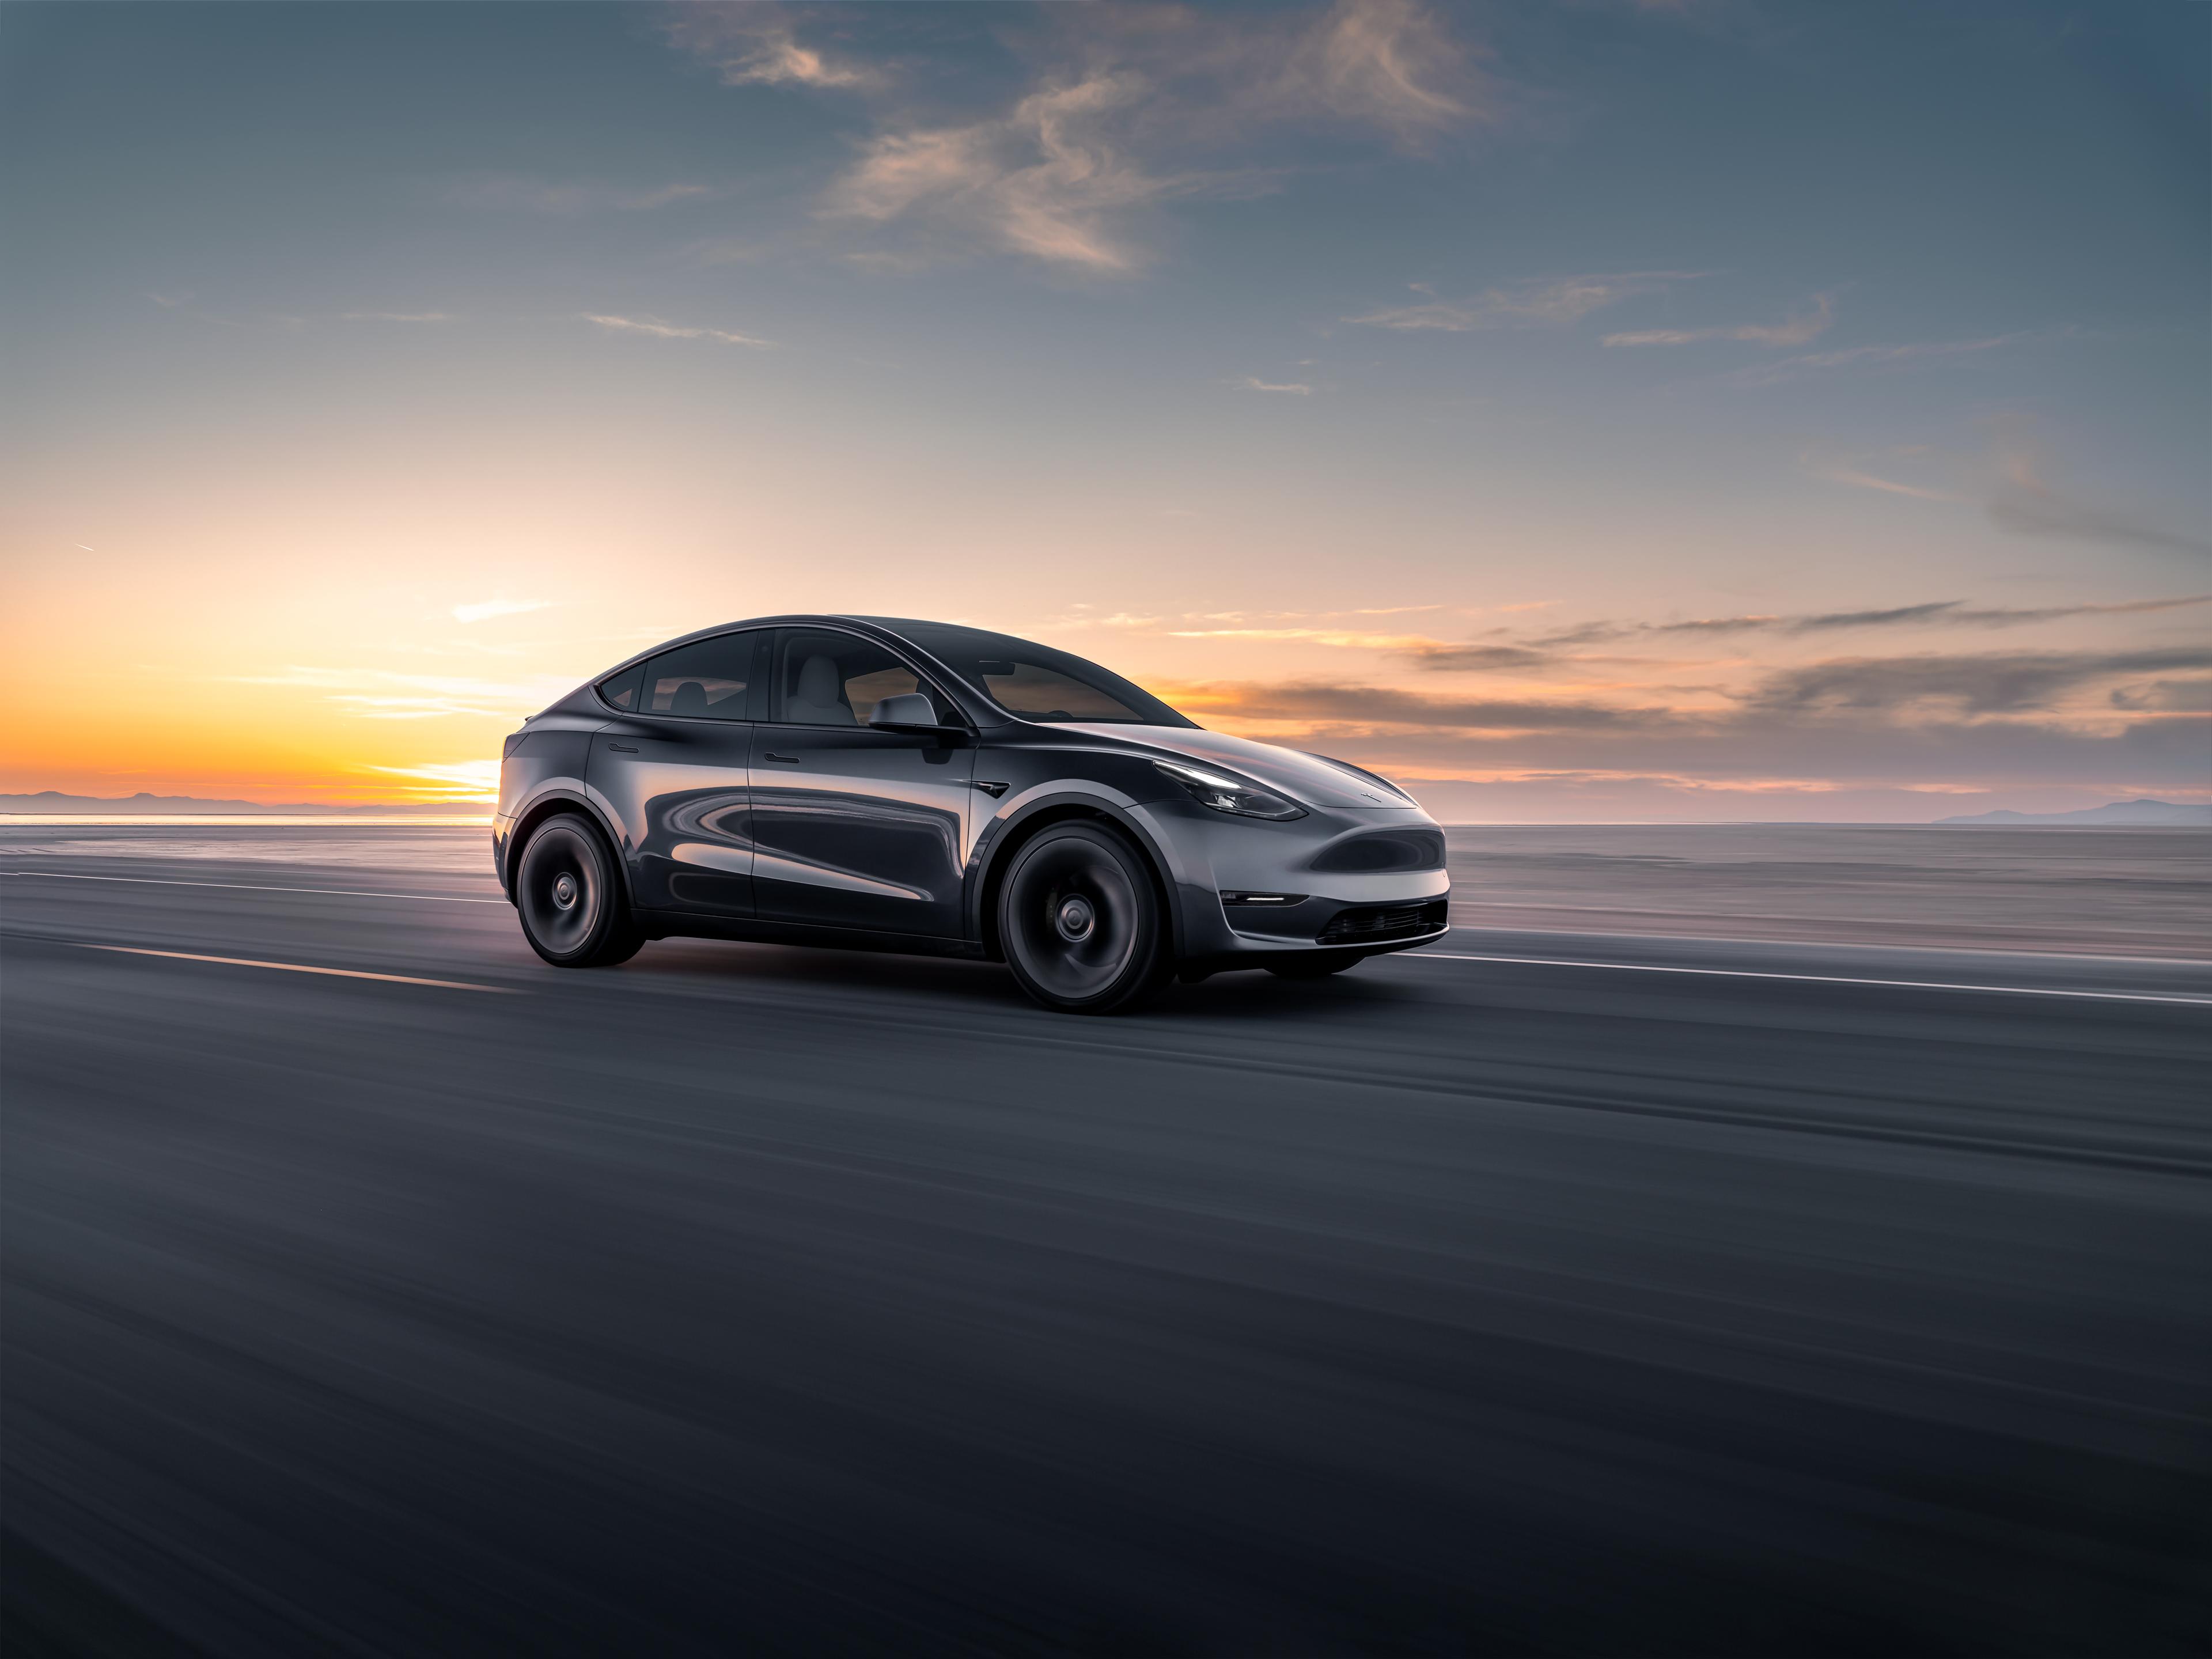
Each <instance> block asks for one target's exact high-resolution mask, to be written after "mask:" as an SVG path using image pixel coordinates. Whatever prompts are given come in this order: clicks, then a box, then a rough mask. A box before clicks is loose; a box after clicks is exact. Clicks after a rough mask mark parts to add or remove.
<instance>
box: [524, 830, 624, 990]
mask: <svg viewBox="0 0 2212 1659" xmlns="http://www.w3.org/2000/svg"><path fill="white" fill-rule="evenodd" d="M514 908H515V910H516V912H517V914H519V915H520V916H521V918H522V936H523V937H524V938H525V939H528V940H529V941H530V948H531V949H532V950H533V951H537V952H538V955H539V956H541V957H544V958H545V960H546V961H548V962H550V963H552V964H553V965H554V966H555V967H556V968H611V967H613V966H614V965H615V963H618V962H628V961H629V959H630V958H631V957H634V956H635V955H636V954H637V952H638V947H639V946H640V945H643V944H644V943H645V936H644V935H643V934H642V933H639V932H638V931H637V927H636V924H635V922H633V921H631V919H630V914H629V905H628V904H627V903H626V902H624V901H623V893H622V887H621V885H620V884H619V882H618V881H617V878H616V875H615V869H614V860H613V858H612V856H611V854H609V853H608V851H607V848H606V843H605V842H603V841H602V840H600V838H599V834H598V832H597V831H595V830H594V829H592V827H591V825H589V824H587V823H585V822H584V821H583V819H581V818H580V817H576V816H575V815H574V813H571V812H563V813H561V814H559V815H558V816H556V817H550V818H548V819H546V820H545V822H544V823H541V824H539V825H538V828H537V829H534V830H532V832H531V836H530V840H529V842H528V843H527V844H526V846H525V847H524V848H523V849H522V859H521V861H520V863H519V864H518V865H517V866H515V872H514Z"/></svg>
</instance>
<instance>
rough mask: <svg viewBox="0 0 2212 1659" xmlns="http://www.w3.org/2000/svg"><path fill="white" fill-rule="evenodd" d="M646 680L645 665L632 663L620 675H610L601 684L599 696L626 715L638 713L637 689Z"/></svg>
mask: <svg viewBox="0 0 2212 1659" xmlns="http://www.w3.org/2000/svg"><path fill="white" fill-rule="evenodd" d="M644 678H645V665H644V664H643V663H632V664H631V665H629V667H628V668H625V669H623V671H622V672H621V673H619V674H610V675H609V676H608V677H607V678H605V679H603V680H601V681H600V682H599V696H601V697H602V698H604V699H605V702H606V703H607V705H608V706H609V707H610V708H619V709H621V710H622V711H623V713H624V714H635V713H637V688H638V686H639V684H640V683H641V681H643V679H644Z"/></svg>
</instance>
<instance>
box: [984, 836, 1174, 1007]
mask: <svg viewBox="0 0 2212 1659" xmlns="http://www.w3.org/2000/svg"><path fill="white" fill-rule="evenodd" d="M999 938H1000V942H1001V943H1002V944H1003V945H1005V947H1006V965H1007V966H1008V967H1010V968H1012V969H1013V970H1014V978H1015V979H1016V980H1017V981H1019V982H1020V985H1021V987H1022V989H1024V991H1026V992H1028V993H1029V994H1030V996H1031V997H1033V998H1034V999H1036V1000H1037V1001H1038V1002H1040V1003H1042V1004H1043V1006H1046V1007H1048V1008H1050V1009H1053V1010H1054V1011H1055V1012H1060V1013H1066V1014H1109V1013H1118V1012H1123V1011H1126V1010H1127V1009H1131V1008H1134V1007H1136V1006H1138V1005H1139V1004H1140V1003H1142V1002H1145V1001H1146V1000H1149V999H1150V998H1151V997H1152V994H1154V993H1155V992H1157V991H1158V989H1159V988H1160V987H1161V986H1162V985H1163V984H1164V983H1165V982H1166V980H1167V977H1168V975H1170V973H1171V972H1172V971H1173V970H1174V967H1175V960H1174V953H1173V952H1172V951H1170V949H1169V945H1168V929H1167V919H1166V917H1165V916H1164V915H1162V914H1161V907H1160V901H1159V896H1158V893H1157V892H1156V891H1155V890H1154V889H1153V886H1152V872H1151V871H1149V870H1148V869H1147V868H1146V866H1145V862H1144V855H1143V854H1141V853H1139V852H1138V851H1137V849H1136V848H1133V847H1132V846H1130V845H1129V843H1128V842H1127V841H1125V840H1123V839H1122V838H1121V836H1118V835H1116V834H1115V833H1114V832H1113V831H1112V830H1110V829H1105V828H1103V827H1102V826H1100V825H1097V824H1091V823H1055V824H1053V825H1051V826H1049V827H1048V828H1047V829H1042V830H1040V831H1039V832H1038V833H1037V835H1036V837H1035V838H1034V839H1032V840H1030V841H1028V842H1024V843H1023V845H1022V846H1021V848H1020V849H1019V850H1018V851H1017V852H1016V853H1015V854H1014V862H1013V867H1012V869H1010V870H1008V871H1007V872H1006V884H1005V885H1004V886H1002V887H1001V888H1000V890H999Z"/></svg>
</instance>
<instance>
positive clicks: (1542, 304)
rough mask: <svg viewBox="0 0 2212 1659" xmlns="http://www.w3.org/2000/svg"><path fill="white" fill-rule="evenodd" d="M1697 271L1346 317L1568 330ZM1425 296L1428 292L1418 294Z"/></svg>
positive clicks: (1405, 326)
mask: <svg viewBox="0 0 2212 1659" xmlns="http://www.w3.org/2000/svg"><path fill="white" fill-rule="evenodd" d="M1701 274H1702V273H1701V272H1699V271H1694V270H1628V271H1619V272H1615V273H1613V274H1612V275H1609V276H1553V277H1549V278H1547V279H1545V280H1542V281H1540V282H1533V283H1518V284H1514V285H1509V286H1505V287H1499V288H1491V289H1485V290H1484V291H1483V292H1482V293H1480V294H1478V295H1474V296H1472V297H1471V298H1468V299H1466V300H1458V301H1451V300H1437V299H1434V298H1431V299H1430V300H1427V301H1422V302H1419V303H1417V304H1412V305H1402V306H1385V307H1383V308H1382V309H1380V310H1378V311H1370V312H1366V313H1363V314H1361V315H1359V316H1357V317H1346V319H1344V320H1345V321H1346V322H1347V323H1359V324H1364V325H1366V326H1368V327H1370V328H1390V329H1400V330H1419V329H1436V330H1440V331H1443V332H1445V333H1450V334H1463V333H1466V332H1468V331H1470V330H1474V329H1479V328H1499V327H1509V326H1515V325H1519V326H1523V327H1527V326H1531V325H1545V324H1550V325H1564V324H1567V323H1573V322H1578V321H1580V320H1581V319H1583V318H1584V317H1587V316H1588V315H1589V313H1591V312H1593V311H1597V310H1601V309H1602V308H1603V307H1607V306H1610V305H1617V304H1619V303H1620V301H1623V300H1626V299H1629V298H1632V297H1633V296H1634V295H1639V294H1656V293H1658V292H1659V291H1661V290H1662V289H1665V288H1666V287H1667V286H1668V284H1669V283H1685V282H1689V281H1691V280H1692V279H1693V278H1695V277H1697V276H1699V275H1701ZM1416 291H1417V292H1425V289H1418V288H1417V289H1416Z"/></svg>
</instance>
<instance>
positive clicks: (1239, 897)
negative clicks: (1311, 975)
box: [1145, 803, 1451, 972]
mask: <svg viewBox="0 0 2212 1659" xmlns="http://www.w3.org/2000/svg"><path fill="white" fill-rule="evenodd" d="M1145 812H1146V817H1147V818H1148V819H1149V820H1150V821H1151V825H1152V827H1153V828H1154V829H1155V832H1156V833H1157V834H1158V835H1159V836H1161V837H1162V839H1163V840H1164V842H1167V843H1168V844H1169V848H1170V862H1171V863H1172V864H1173V865H1174V866H1175V880H1176V903H1177V908H1179V910H1180V911H1181V913H1182V914H1181V921H1182V940H1181V945H1182V957H1183V960H1184V963H1185V964H1186V966H1187V967H1188V968H1190V969H1196V970H1198V971H1200V972H1218V971H1220V970H1222V969H1231V968H1263V967H1265V966H1267V963H1268V961H1269V959H1270V958H1273V959H1277V960H1279V959H1280V958H1282V957H1285V956H1313V955H1329V956H1337V955H1355V956H1372V955H1376V954H1377V953H1379V952H1382V951H1403V950H1407V949H1409V948H1410V947H1412V946H1413V945H1426V944H1428V943H1430V942H1431V940H1434V939H1442V938H1443V936H1444V934H1445V933H1447V932H1449V923H1448V921H1447V920H1446V918H1447V916H1448V915H1449V906H1450V900H1451V876H1450V874H1449V872H1447V871H1444V870H1440V869H1435V870H1404V871H1380V872H1335V871H1330V872H1323V871H1318V870H1316V869H1315V868H1314V867H1313V866H1314V863H1315V861H1316V859H1317V858H1319V857H1320V855H1321V854H1322V851H1323V850H1324V849H1325V848H1329V847H1331V846H1332V845H1334V844H1335V843H1338V842H1343V841H1345V840H1347V839H1350V838H1352V837H1354V836H1361V835H1364V834H1366V833H1368V832H1370V831H1373V830H1376V829H1407V828H1412V827H1415V826H1419V827H1421V828H1424V829H1435V828H1436V826H1435V824H1434V823H1432V822H1431V820H1430V819H1429V818H1428V817H1427V816H1426V815H1425V813H1422V812H1420V811H1419V810H1418V809H1413V808H1407V809H1403V810H1399V809H1391V808H1375V809H1364V808H1362V809H1350V810H1341V811H1310V812H1309V813H1308V814H1307V816H1306V817H1303V818H1294V819H1291V821H1289V822H1288V823H1269V822H1267V821H1265V820H1260V819H1247V818H1235V817H1229V816H1227V815H1226V814H1224V813H1219V812H1212V811H1207V810H1206V808H1204V807H1202V806H1199V805H1195V804H1193V805H1190V806H1189V807H1188V808H1185V807H1182V805H1180V804H1179V803H1168V804H1165V805H1158V804H1152V805H1147V806H1146V809H1145ZM1252 895H1267V896H1275V897H1285V898H1287V899H1288V900H1290V901H1291V902H1276V903H1265V902H1261V903H1255V902H1249V896H1252Z"/></svg>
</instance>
